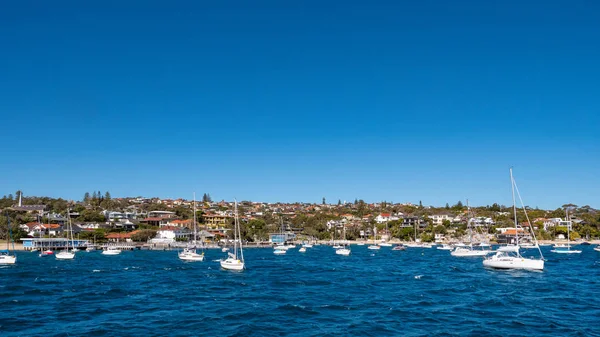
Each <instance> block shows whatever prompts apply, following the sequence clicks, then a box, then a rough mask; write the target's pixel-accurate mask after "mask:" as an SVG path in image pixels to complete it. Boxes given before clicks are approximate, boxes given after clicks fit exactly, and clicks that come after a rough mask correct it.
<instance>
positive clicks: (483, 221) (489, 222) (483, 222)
mask: <svg viewBox="0 0 600 337" xmlns="http://www.w3.org/2000/svg"><path fill="white" fill-rule="evenodd" d="M469 222H470V223H471V224H472V225H473V226H475V227H483V226H493V225H495V224H496V222H495V221H494V220H493V219H492V218H486V217H483V216H480V217H477V218H471V219H469Z"/></svg>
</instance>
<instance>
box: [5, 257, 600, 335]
mask: <svg viewBox="0 0 600 337" xmlns="http://www.w3.org/2000/svg"><path fill="white" fill-rule="evenodd" d="M582 249H583V253H582V254H580V255H572V256H566V255H560V256H559V255H556V254H552V253H550V252H547V253H546V258H547V259H548V261H547V262H546V270H545V271H544V272H506V271H504V272H502V271H493V270H486V269H484V268H483V267H482V264H481V258H454V257H451V256H450V253H449V252H447V251H440V250H436V249H419V248H409V249H408V250H406V251H392V250H391V248H386V247H384V248H382V249H381V250H379V251H371V250H368V249H367V248H366V246H353V247H352V255H350V256H338V255H335V253H334V250H333V249H332V248H331V247H327V246H317V247H314V248H310V249H308V251H307V252H306V253H299V252H298V251H297V250H294V251H288V253H287V254H286V255H282V256H275V255H273V253H272V250H270V249H247V250H245V255H246V264H247V268H248V269H247V270H246V271H244V272H231V271H224V270H221V269H220V268H219V264H218V262H217V261H216V260H217V259H219V258H222V257H224V255H225V254H224V253H222V252H221V251H220V250H208V251H207V252H206V257H207V258H206V260H205V261H204V262H182V261H180V260H179V259H178V258H177V252H175V251H166V252H163V251H133V252H123V253H122V254H121V255H118V256H104V255H101V254H100V252H91V253H87V252H79V253H77V254H78V255H77V257H76V260H74V261H57V260H55V259H54V258H53V257H50V258H39V257H37V254H35V253H29V252H20V253H18V262H17V265H15V266H4V267H0V303H1V305H0V309H1V310H0V335H1V336H125V335H127V336H136V335H147V336H203V335H206V336H213V335H218V336H334V335H335V336H431V335H442V336H482V335H486V336H500V335H502V336H524V335H528V336H541V335H544V336H549V335H554V336H600V324H599V323H598V319H599V318H600V287H599V286H600V253H598V252H595V251H594V250H593V249H592V248H591V247H589V246H587V247H582Z"/></svg>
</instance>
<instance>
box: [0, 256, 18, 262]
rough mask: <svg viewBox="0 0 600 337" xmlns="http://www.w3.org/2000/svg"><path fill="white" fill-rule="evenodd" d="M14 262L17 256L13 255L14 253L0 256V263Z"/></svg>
mask: <svg viewBox="0 0 600 337" xmlns="http://www.w3.org/2000/svg"><path fill="white" fill-rule="evenodd" d="M15 263H17V256H15V255H2V256H0V264H15Z"/></svg>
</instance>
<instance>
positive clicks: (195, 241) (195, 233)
mask: <svg viewBox="0 0 600 337" xmlns="http://www.w3.org/2000/svg"><path fill="white" fill-rule="evenodd" d="M193 208H194V248H196V244H197V242H198V236H197V235H198V232H197V230H196V192H194V207H193Z"/></svg>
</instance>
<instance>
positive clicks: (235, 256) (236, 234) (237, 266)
mask: <svg viewBox="0 0 600 337" xmlns="http://www.w3.org/2000/svg"><path fill="white" fill-rule="evenodd" d="M234 216H235V217H234V221H233V253H231V252H228V253H227V258H226V259H225V260H221V261H220V264H221V268H223V269H228V270H238V271H239V270H244V269H245V268H246V263H245V262H244V250H243V248H242V234H241V232H240V220H239V218H238V210H237V200H235V206H234ZM238 241H239V252H238Z"/></svg>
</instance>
